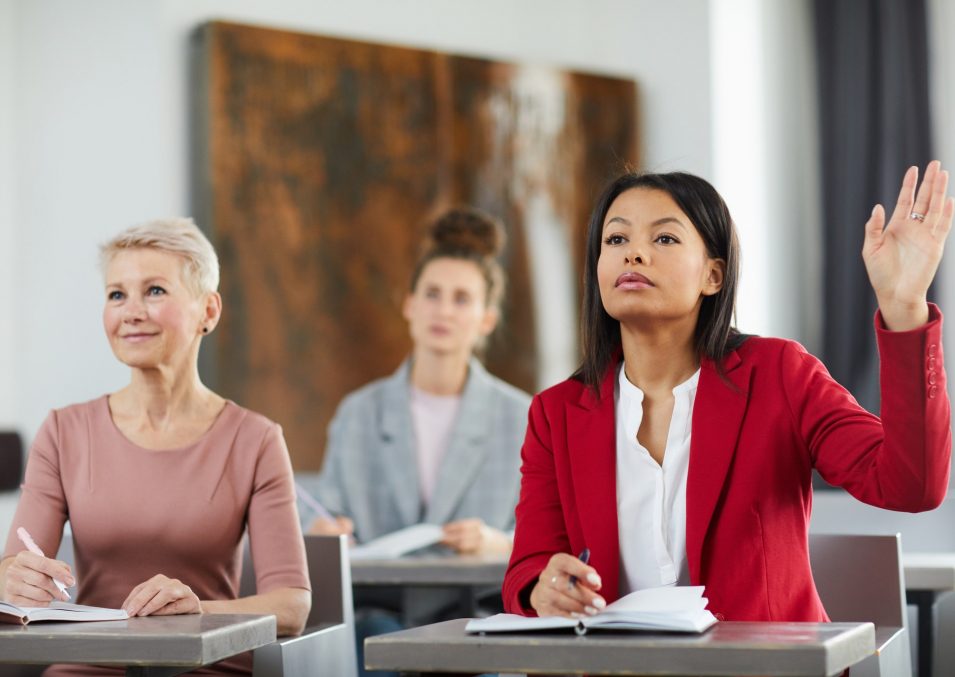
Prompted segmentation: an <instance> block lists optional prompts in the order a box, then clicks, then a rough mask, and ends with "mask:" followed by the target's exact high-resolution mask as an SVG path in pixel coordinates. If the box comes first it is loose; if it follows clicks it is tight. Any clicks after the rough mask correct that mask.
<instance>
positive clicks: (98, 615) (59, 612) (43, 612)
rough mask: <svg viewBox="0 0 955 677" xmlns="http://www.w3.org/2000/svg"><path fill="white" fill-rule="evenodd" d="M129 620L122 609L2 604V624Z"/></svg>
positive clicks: (0, 620)
mask: <svg viewBox="0 0 955 677" xmlns="http://www.w3.org/2000/svg"><path fill="white" fill-rule="evenodd" d="M126 618H129V615H128V614H127V613H126V612H125V611H123V610H122V609H106V608H103V607H98V606H84V605H82V604H70V603H69V602H50V606H17V605H16V604H10V603H9V602H0V623H14V624H18V625H26V624H27V623H32V622H34V621H121V620H124V619H126Z"/></svg>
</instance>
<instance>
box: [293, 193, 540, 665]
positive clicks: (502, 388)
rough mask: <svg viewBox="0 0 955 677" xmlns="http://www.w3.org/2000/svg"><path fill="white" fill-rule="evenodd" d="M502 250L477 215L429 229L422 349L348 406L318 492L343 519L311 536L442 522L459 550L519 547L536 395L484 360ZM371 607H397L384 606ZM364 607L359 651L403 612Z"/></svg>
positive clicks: (368, 535)
mask: <svg viewBox="0 0 955 677" xmlns="http://www.w3.org/2000/svg"><path fill="white" fill-rule="evenodd" d="M503 244H504V232H503V228H502V227H501V225H500V224H499V223H498V222H497V221H495V220H494V219H493V218H491V217H490V216H488V215H487V214H485V213H483V212H480V211H478V210H476V209H472V208H458V209H453V210H451V211H449V212H447V213H445V214H444V215H443V216H441V217H440V218H438V219H437V221H435V223H434V224H433V226H432V227H431V231H430V234H429V237H428V239H427V240H426V241H425V242H424V244H423V249H422V254H421V256H420V258H419V260H418V263H417V265H416V266H415V269H414V272H413V274H412V276H411V291H410V292H409V294H408V295H407V297H406V298H405V302H404V309H403V310H404V316H405V319H406V320H407V321H408V329H409V333H410V334H411V339H412V343H413V348H412V353H411V355H410V356H409V357H408V359H407V360H405V362H404V363H403V364H402V365H401V366H400V367H399V368H398V370H397V371H396V372H395V373H394V374H392V375H391V376H388V377H386V378H383V379H380V380H378V381H374V382H372V383H369V384H368V385H366V386H364V387H362V388H360V389H358V390H357V391H355V392H353V393H351V394H350V395H348V396H347V397H346V398H345V399H344V400H343V401H342V403H341V405H340V406H339V408H338V411H337V412H336V414H335V417H334V419H333V420H332V422H331V424H330V426H329V434H328V446H327V448H326V451H325V462H324V466H323V469H322V473H321V476H320V477H319V478H318V481H317V483H316V484H315V485H314V486H313V487H311V488H312V489H313V490H314V493H315V495H316V498H317V499H318V500H319V501H320V502H321V503H322V505H324V507H325V508H327V509H328V510H329V511H330V512H331V513H332V514H333V515H334V516H335V519H328V518H327V517H323V516H319V517H316V518H315V519H314V520H313V521H312V522H311V525H310V531H311V532H312V533H321V534H335V533H346V534H353V535H354V536H355V538H356V539H357V540H358V541H359V542H364V541H368V540H370V539H373V538H377V537H378V536H382V535H384V534H387V533H390V532H393V531H396V530H398V529H401V528H403V527H407V526H410V525H413V524H417V523H420V522H427V523H432V524H440V525H443V526H444V538H443V543H444V545H446V546H447V547H449V548H452V549H453V550H454V551H456V552H458V553H466V554H488V553H501V554H503V553H507V552H509V551H510V548H511V535H510V533H509V531H510V530H511V529H512V528H513V524H514V506H515V505H516V503H517V496H518V491H519V483H520V447H521V443H522V441H523V439H524V431H525V427H526V422H527V407H528V404H529V402H530V398H529V396H528V395H527V394H526V393H524V392H522V391H520V390H518V389H516V388H514V387H512V386H510V385H508V384H507V383H504V382H503V381H501V380H500V379H497V378H495V377H494V376H491V375H490V374H489V373H487V371H485V369H484V367H483V366H481V363H480V361H478V359H477V358H476V357H474V352H475V351H476V350H478V349H479V348H480V347H481V346H482V345H483V344H484V342H485V341H486V340H487V338H488V336H490V334H491V332H493V331H494V328H495V326H496V325H497V323H498V318H499V315H500V309H499V308H500V302H501V296H502V294H503V290H504V273H503V271H502V269H501V266H500V264H499V263H498V262H497V256H498V255H499V253H500V251H501V248H502V246H503ZM307 488H308V487H307ZM300 505H301V503H300ZM451 601H452V602H453V601H454V600H453V599H452V600H451ZM447 602H448V600H447V599H443V605H444V606H446V605H447ZM364 603H365V604H368V603H370V605H371V606H375V607H379V605H380V607H385V608H387V607H389V606H390V607H391V609H390V611H392V612H394V611H397V609H396V608H395V607H396V606H397V603H392V604H389V603H388V602H387V601H385V600H382V599H381V598H378V599H376V600H374V601H371V600H364ZM356 606H357V607H359V613H358V618H357V624H358V626H359V633H358V634H359V651H361V637H362V636H363V635H366V634H377V633H379V632H384V631H388V630H393V629H397V628H399V627H401V626H400V623H399V622H398V620H397V616H395V615H394V614H393V613H392V614H388V613H386V612H385V611H384V610H383V609H382V608H378V612H372V611H371V610H370V609H367V608H366V609H361V608H360V607H362V606H363V600H356ZM427 606H428V607H429V608H428V610H427V611H423V612H421V613H419V614H418V615H417V620H418V621H420V622H425V621H430V620H434V619H436V618H439V617H440V615H441V614H440V607H441V606H442V604H440V603H438V601H436V600H432V602H431V603H429V604H428V605H427ZM405 613H408V610H407V609H405ZM361 663H362V661H360V660H359V665H361Z"/></svg>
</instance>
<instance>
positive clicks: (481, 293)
mask: <svg viewBox="0 0 955 677" xmlns="http://www.w3.org/2000/svg"><path fill="white" fill-rule="evenodd" d="M404 316H405V319H406V320H408V328H409V330H410V333H411V340H412V341H413V342H414V344H415V349H416V350H418V349H422V348H423V349H425V350H429V351H433V352H436V353H440V354H460V355H462V356H469V355H470V354H471V352H472V351H473V350H474V348H475V346H476V345H477V344H478V342H479V341H480V340H481V339H482V338H484V337H485V336H487V335H488V334H490V333H491V332H492V331H493V330H494V325H495V324H496V323H497V312H496V311H495V310H493V309H491V308H488V307H487V283H486V282H485V280H484V275H483V274H482V273H481V269H480V268H479V267H478V265H477V264H475V263H472V262H471V261H464V260H461V259H450V258H439V259H434V260H433V261H431V262H430V263H428V264H427V265H426V266H425V267H424V270H422V271H421V275H420V276H419V277H418V283H417V284H416V285H415V288H414V291H412V292H411V293H410V294H409V295H408V296H407V298H406V299H405V304H404Z"/></svg>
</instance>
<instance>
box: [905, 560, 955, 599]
mask: <svg viewBox="0 0 955 677" xmlns="http://www.w3.org/2000/svg"><path fill="white" fill-rule="evenodd" d="M902 566H903V568H904V569H905V588H906V590H934V591H936V592H942V591H947V590H955V553H952V552H911V553H902Z"/></svg>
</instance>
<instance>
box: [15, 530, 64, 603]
mask: <svg viewBox="0 0 955 677" xmlns="http://www.w3.org/2000/svg"><path fill="white" fill-rule="evenodd" d="M17 537H18V538H19V539H20V540H21V541H23V545H25V546H26V548H27V550H29V551H30V552H32V553H33V554H34V555H39V556H40V557H46V555H44V554H43V551H42V550H40V546H38V545H37V544H36V542H35V541H34V540H33V537H32V536H30V532H29V531H27V530H26V529H24V528H23V527H17ZM53 582H54V583H56V587H58V588H59V589H60V592H62V593H63V594H64V595H66V598H67V599H70V593H69V592H67V591H66V586H65V585H64V584H63V581H58V580H56V579H55V578H54V579H53Z"/></svg>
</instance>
